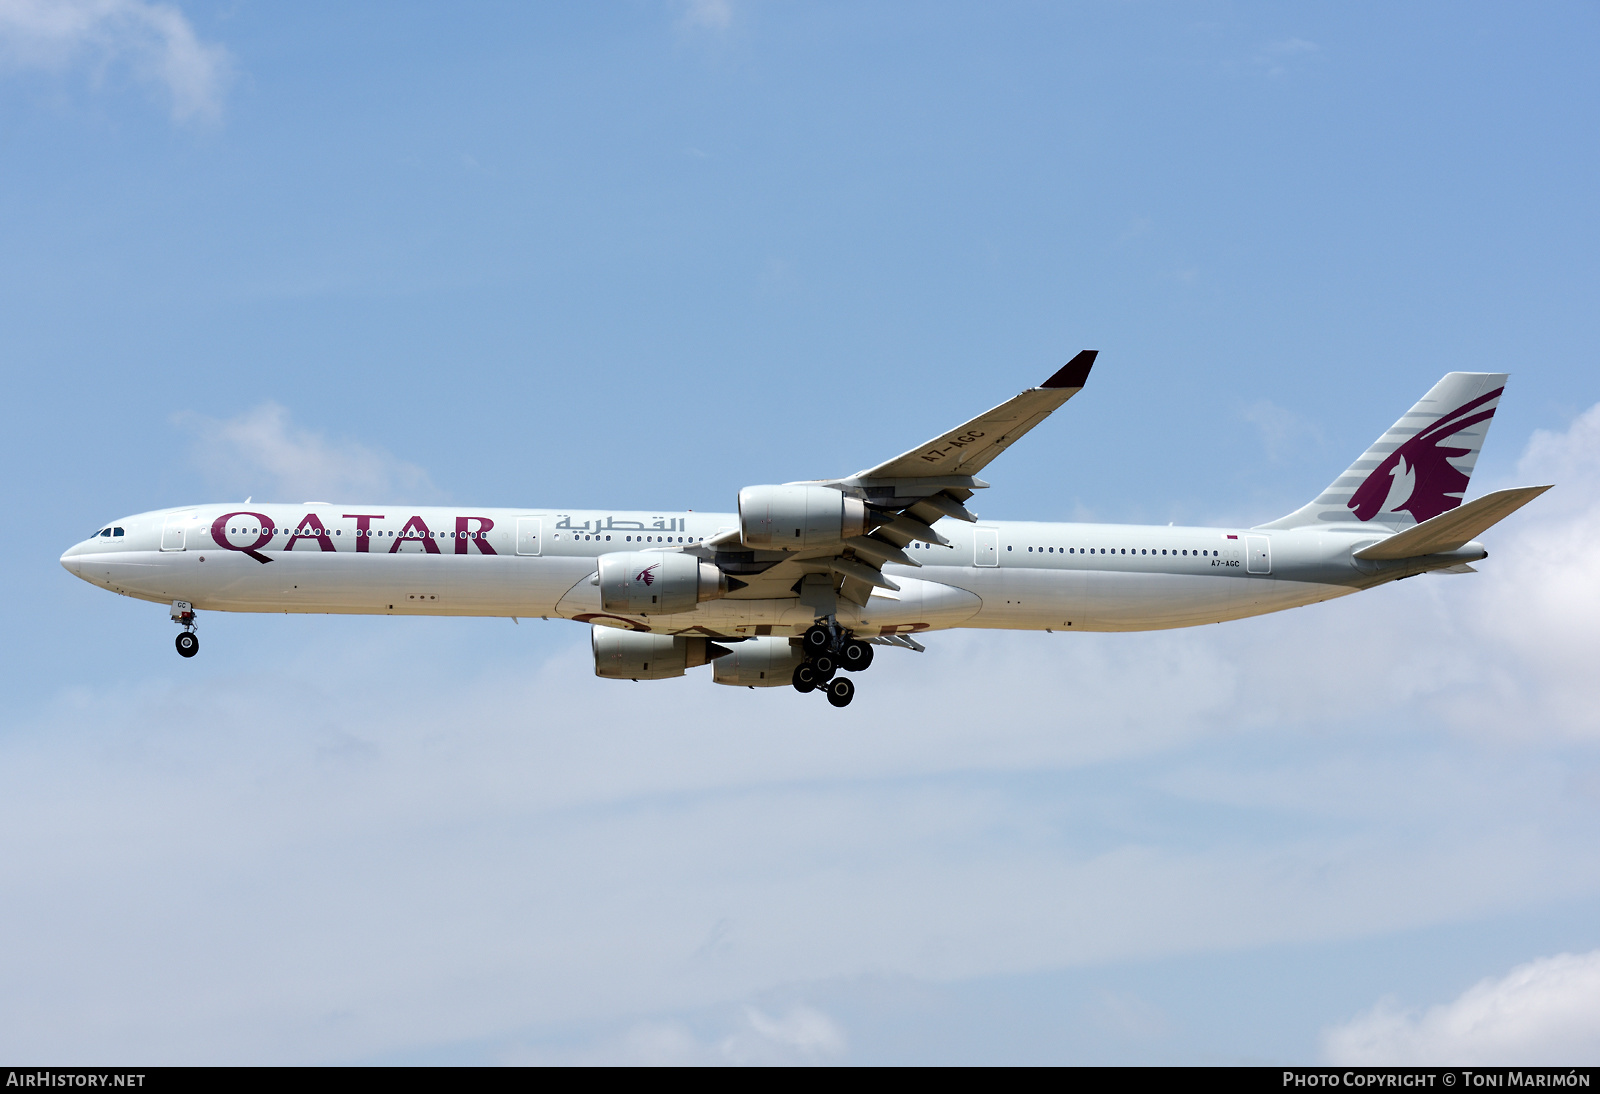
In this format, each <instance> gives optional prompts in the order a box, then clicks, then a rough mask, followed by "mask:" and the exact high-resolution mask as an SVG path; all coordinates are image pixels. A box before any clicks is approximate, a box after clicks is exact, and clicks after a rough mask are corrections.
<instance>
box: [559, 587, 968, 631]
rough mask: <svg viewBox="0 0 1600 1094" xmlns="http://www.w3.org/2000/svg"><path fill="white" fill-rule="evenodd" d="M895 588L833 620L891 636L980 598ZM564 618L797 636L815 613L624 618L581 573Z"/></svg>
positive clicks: (947, 620) (939, 620) (716, 608)
mask: <svg viewBox="0 0 1600 1094" xmlns="http://www.w3.org/2000/svg"><path fill="white" fill-rule="evenodd" d="M896 583H897V584H898V585H899V586H900V590H899V591H898V592H891V591H888V590H874V591H873V595H872V596H871V597H869V598H868V600H867V603H866V605H865V606H864V607H861V606H857V605H855V604H852V603H850V602H849V601H847V600H843V599H841V600H840V601H839V606H838V613H837V618H838V620H839V622H840V624H842V625H843V626H845V627H848V628H850V629H851V630H856V631H859V632H860V633H863V634H895V633H901V632H911V631H923V630H933V629H938V628H942V627H953V626H957V625H959V624H961V623H962V622H964V621H965V620H967V619H969V618H971V617H972V616H973V615H975V614H976V613H977V612H978V610H979V609H980V608H981V607H982V606H983V602H982V601H981V600H980V599H979V598H978V597H977V596H975V595H974V594H973V593H971V592H969V591H967V590H966V589H961V588H957V587H955V586H951V585H945V584H941V583H939V582H933V581H923V580H920V579H917V578H905V577H900V578H897V579H896ZM557 611H558V614H560V615H563V616H565V617H566V618H568V619H576V620H579V621H581V622H585V623H598V624H601V625H603V626H614V627H627V628H630V629H634V630H653V631H660V632H666V633H681V632H684V631H697V632H704V633H708V634H725V635H737V634H748V633H756V632H757V631H758V630H759V633H762V634H799V633H800V632H802V631H804V630H805V629H806V628H807V627H809V626H810V625H811V624H812V623H813V622H814V621H815V618H816V616H815V613H814V612H813V610H812V608H811V607H809V606H808V605H804V604H801V603H800V600H799V598H798V597H792V596H791V597H777V598H771V599H762V600H745V599H733V598H727V597H724V598H722V599H718V600H708V601H706V602H704V603H702V604H699V605H697V606H696V608H695V610H694V611H692V612H679V613H678V614H676V615H657V616H629V615H621V614H616V613H610V612H606V611H605V610H604V609H603V607H602V606H601V603H600V590H599V588H597V587H596V586H594V585H590V584H589V582H588V579H587V576H586V577H585V578H584V579H582V580H580V581H578V582H577V583H576V584H575V585H573V586H572V588H571V589H569V590H568V591H567V594H566V595H565V596H563V597H562V598H561V602H560V604H559V605H557Z"/></svg>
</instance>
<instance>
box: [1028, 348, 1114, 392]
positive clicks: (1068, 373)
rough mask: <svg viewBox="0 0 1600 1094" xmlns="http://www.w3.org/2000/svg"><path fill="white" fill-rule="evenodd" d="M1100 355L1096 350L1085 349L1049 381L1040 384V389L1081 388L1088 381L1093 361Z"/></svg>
mask: <svg viewBox="0 0 1600 1094" xmlns="http://www.w3.org/2000/svg"><path fill="white" fill-rule="evenodd" d="M1099 353H1100V351H1099V350H1097V349H1086V350H1084V351H1083V352H1082V353H1080V354H1078V356H1076V357H1074V358H1073V359H1072V360H1070V361H1068V362H1067V363H1066V364H1064V365H1062V366H1061V370H1060V371H1059V372H1057V373H1056V374H1055V375H1054V376H1052V377H1050V379H1048V380H1046V381H1045V382H1044V383H1042V384H1040V385H1039V386H1040V387H1044V388H1051V387H1082V386H1083V385H1084V384H1085V383H1087V382H1088V380H1089V370H1090V369H1091V368H1093V367H1094V359H1095V357H1096V356H1097V355H1098V354H1099Z"/></svg>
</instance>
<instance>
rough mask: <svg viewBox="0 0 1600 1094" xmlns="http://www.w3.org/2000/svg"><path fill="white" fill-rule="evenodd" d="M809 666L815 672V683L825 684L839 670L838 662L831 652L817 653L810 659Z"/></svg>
mask: <svg viewBox="0 0 1600 1094" xmlns="http://www.w3.org/2000/svg"><path fill="white" fill-rule="evenodd" d="M811 667H812V668H813V669H815V670H816V672H817V683H819V684H826V683H827V682H828V681H829V680H832V679H833V674H834V673H836V672H838V671H839V662H837V661H835V660H834V659H833V654H831V653H819V654H817V655H816V656H815V657H813V658H812V659H811Z"/></svg>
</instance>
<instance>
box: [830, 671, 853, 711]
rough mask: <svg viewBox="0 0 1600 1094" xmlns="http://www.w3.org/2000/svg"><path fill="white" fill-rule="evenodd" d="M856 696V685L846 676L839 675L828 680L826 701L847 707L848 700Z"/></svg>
mask: <svg viewBox="0 0 1600 1094" xmlns="http://www.w3.org/2000/svg"><path fill="white" fill-rule="evenodd" d="M855 697H856V686H855V684H853V683H851V682H850V678H849V677H848V676H840V677H839V678H837V679H835V680H830V681H828V702H830V703H832V704H833V705H834V706H836V707H847V706H849V705H850V700H852V699H854V698H855Z"/></svg>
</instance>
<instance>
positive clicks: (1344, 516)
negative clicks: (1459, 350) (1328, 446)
mask: <svg viewBox="0 0 1600 1094" xmlns="http://www.w3.org/2000/svg"><path fill="white" fill-rule="evenodd" d="M1505 384H1506V373H1504V372H1452V373H1449V374H1448V375H1446V376H1445V378H1444V379H1442V380H1440V381H1439V382H1438V383H1437V384H1434V385H1433V390H1431V391H1429V392H1428V394H1426V395H1424V396H1423V397H1422V399H1421V401H1420V402H1418V403H1417V405H1416V406H1414V407H1412V408H1411V409H1410V410H1409V411H1408V412H1407V413H1406V416H1405V417H1403V418H1401V419H1400V420H1399V421H1398V422H1396V423H1394V425H1392V426H1390V427H1389V431H1388V432H1387V433H1385V434H1384V435H1383V436H1382V437H1379V438H1378V440H1377V441H1376V442H1375V443H1374V444H1373V445H1372V447H1371V448H1369V449H1367V450H1366V451H1365V452H1363V453H1362V454H1361V458H1360V459H1359V460H1357V461H1356V462H1355V463H1353V464H1351V465H1350V466H1349V468H1348V469H1346V471H1345V473H1344V474H1342V475H1340V476H1339V477H1338V478H1337V479H1334V480H1333V483H1332V484H1331V485H1330V486H1329V487H1328V488H1327V489H1326V490H1324V491H1323V492H1322V494H1321V496H1319V497H1318V498H1317V499H1316V500H1315V501H1313V502H1311V503H1310V504H1309V505H1305V506H1302V507H1301V508H1299V509H1296V510H1295V511H1294V512H1293V513H1290V514H1289V515H1288V516H1286V517H1280V518H1279V519H1277V520H1275V521H1273V522H1272V523H1270V524H1263V525H1262V526H1261V527H1263V528H1301V527H1306V526H1308V525H1310V526H1316V525H1321V526H1324V527H1326V526H1328V525H1329V524H1335V523H1338V522H1344V521H1348V522H1352V523H1353V524H1356V525H1358V526H1359V525H1361V524H1365V523H1368V522H1370V523H1372V524H1375V525H1379V526H1382V527H1385V528H1386V529H1389V530H1393V529H1396V528H1405V527H1409V526H1411V525H1415V524H1420V523H1422V522H1423V521H1425V520H1429V519H1431V518H1433V517H1436V516H1438V515H1439V514H1440V513H1446V512H1449V511H1450V510H1451V509H1454V508H1455V507H1456V506H1458V505H1460V504H1461V497H1462V495H1463V494H1465V493H1466V490H1467V481H1468V480H1469V479H1470V478H1471V477H1472V469H1473V467H1475V466H1476V465H1477V462H1478V453H1479V451H1481V450H1482V448H1483V439H1484V438H1485V437H1487V436H1488V435H1489V422H1490V420H1491V419H1493V418H1494V412H1495V408H1496V407H1498V406H1499V405H1500V393H1501V392H1502V391H1504V390H1505Z"/></svg>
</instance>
